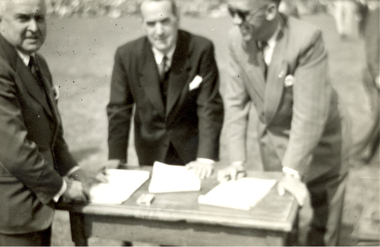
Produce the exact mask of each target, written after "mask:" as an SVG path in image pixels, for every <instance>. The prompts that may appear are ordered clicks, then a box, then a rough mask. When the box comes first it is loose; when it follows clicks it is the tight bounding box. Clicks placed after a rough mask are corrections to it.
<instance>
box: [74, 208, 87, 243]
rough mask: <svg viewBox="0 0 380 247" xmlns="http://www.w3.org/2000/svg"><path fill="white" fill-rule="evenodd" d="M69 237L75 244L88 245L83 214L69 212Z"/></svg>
mask: <svg viewBox="0 0 380 247" xmlns="http://www.w3.org/2000/svg"><path fill="white" fill-rule="evenodd" d="M70 228H71V238H72V240H73V242H74V243H75V245H76V246H88V241H87V236H86V225H85V220H84V215H83V214H81V213H73V212H70Z"/></svg>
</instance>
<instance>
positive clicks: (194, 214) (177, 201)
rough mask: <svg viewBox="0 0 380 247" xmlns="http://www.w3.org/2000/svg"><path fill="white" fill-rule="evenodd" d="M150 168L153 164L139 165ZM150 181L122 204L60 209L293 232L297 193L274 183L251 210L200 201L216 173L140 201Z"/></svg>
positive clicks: (273, 176) (276, 175)
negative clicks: (194, 187) (188, 188)
mask: <svg viewBox="0 0 380 247" xmlns="http://www.w3.org/2000/svg"><path fill="white" fill-rule="evenodd" d="M139 169H141V170H150V171H151V169H152V168H151V167H144V168H141V167H140V168H139ZM281 175H282V173H280V172H248V177H255V178H266V179H279V178H280V177H281ZM149 181H150V180H148V181H147V182H145V183H144V184H143V185H142V186H141V187H140V188H139V189H138V190H137V191H136V192H135V193H134V194H133V195H132V196H131V197H130V198H129V199H128V200H127V201H126V202H124V203H123V204H122V205H110V204H94V203H89V204H61V205H57V209H63V210H69V211H71V212H77V213H84V214H92V215H100V216H116V217H134V218H140V219H150V220H159V221H186V222H188V223H199V224H208V225H223V226H229V227H242V228H257V229H262V230H274V231H283V232H290V231H291V230H292V228H293V222H294V220H295V218H296V215H297V210H298V205H297V202H296V201H295V199H294V197H293V196H291V195H290V194H288V193H286V194H285V195H284V196H280V195H278V193H277V189H276V186H274V187H273V188H272V189H271V190H270V191H269V193H268V194H267V195H266V196H265V197H264V198H263V199H262V200H261V201H259V202H258V203H257V204H256V205H255V206H254V207H253V208H251V209H250V210H249V211H247V210H239V209H230V208H223V207H217V206H209V205H202V204H199V203H198V197H199V195H204V194H206V193H207V192H208V191H210V190H211V189H212V188H214V187H215V186H216V185H217V184H218V182H217V180H216V176H215V175H214V176H212V177H210V178H208V179H205V180H202V188H201V190H200V191H195V192H175V193H157V194H155V198H154V200H153V202H152V204H151V205H139V204H137V203H136V201H137V199H138V198H139V197H140V196H141V195H142V194H144V193H148V187H149Z"/></svg>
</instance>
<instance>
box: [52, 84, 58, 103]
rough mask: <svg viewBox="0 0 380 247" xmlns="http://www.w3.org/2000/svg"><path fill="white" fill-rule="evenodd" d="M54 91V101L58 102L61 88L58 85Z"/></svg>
mask: <svg viewBox="0 0 380 247" xmlns="http://www.w3.org/2000/svg"><path fill="white" fill-rule="evenodd" d="M52 91H53V97H54V100H58V98H59V87H58V86H57V85H54V86H53V88H52Z"/></svg>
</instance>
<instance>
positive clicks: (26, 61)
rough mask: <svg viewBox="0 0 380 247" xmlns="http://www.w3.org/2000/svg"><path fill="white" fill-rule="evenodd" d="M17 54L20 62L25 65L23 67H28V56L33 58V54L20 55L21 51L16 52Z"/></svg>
mask: <svg viewBox="0 0 380 247" xmlns="http://www.w3.org/2000/svg"><path fill="white" fill-rule="evenodd" d="M16 51H17V54H18V55H19V57H20V58H21V61H22V62H23V63H24V64H25V66H28V65H29V61H30V56H34V54H32V55H27V54H25V53H22V52H21V51H19V50H17V49H16Z"/></svg>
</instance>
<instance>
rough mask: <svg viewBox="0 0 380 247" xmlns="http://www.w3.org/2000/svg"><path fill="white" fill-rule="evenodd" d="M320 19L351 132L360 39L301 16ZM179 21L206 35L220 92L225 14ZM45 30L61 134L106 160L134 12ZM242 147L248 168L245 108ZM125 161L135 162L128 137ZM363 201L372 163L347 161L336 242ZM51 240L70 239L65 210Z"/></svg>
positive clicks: (375, 198)
mask: <svg viewBox="0 0 380 247" xmlns="http://www.w3.org/2000/svg"><path fill="white" fill-rule="evenodd" d="M303 19H305V20H306V21H309V22H311V23H314V24H315V25H317V26H319V27H320V28H321V29H322V30H323V33H324V39H325V42H326V47H327V49H328V51H329V63H330V74H331V79H332V83H333V85H334V87H335V88H336V90H337V91H338V94H339V96H340V97H341V102H342V103H343V104H344V105H345V106H346V108H347V109H348V114H349V117H350V119H351V123H352V133H353V139H354V141H355V136H356V134H357V133H358V132H360V130H361V128H362V126H363V124H365V122H366V121H368V119H369V108H368V107H367V99H366V96H365V93H364V89H363V86H362V84H361V69H362V67H363V65H364V52H363V47H362V46H363V43H362V41H361V40H359V39H353V40H350V41H346V42H343V41H341V40H340V39H339V37H338V35H337V33H336V29H335V23H334V21H333V19H332V17H330V16H327V15H315V16H305V17H303ZM181 22H182V23H181V24H182V27H183V28H184V29H186V30H189V31H191V32H193V33H197V34H201V35H204V36H206V37H208V38H209V39H211V40H212V41H213V42H214V44H215V46H216V57H217V62H218V66H219V71H220V74H221V92H222V94H223V92H224V81H225V77H226V68H227V66H228V61H227V53H226V48H227V43H226V38H227V30H228V29H229V27H230V26H231V23H230V22H231V20H230V18H228V17H222V18H218V19H215V18H190V17H183V18H182V20H181ZM48 25H49V33H48V39H47V41H46V44H45V46H44V47H43V48H42V50H41V53H42V54H43V55H44V56H45V57H46V59H47V60H48V63H49V65H50V69H51V71H52V73H53V77H54V82H55V84H57V85H59V87H60V94H61V96H60V101H59V107H60V111H61V114H62V118H63V123H64V129H65V136H66V139H67V141H68V143H69V146H70V148H71V151H72V153H73V154H74V155H75V157H76V158H77V160H78V161H79V162H80V165H81V166H82V167H83V168H84V169H87V170H90V171H95V170H97V169H98V168H99V167H100V166H101V165H103V164H105V162H106V161H107V117H106V112H105V107H106V104H107V103H108V98H109V83H110V74H111V71H112V66H113V56H114V52H115V50H116V48H117V47H118V46H119V45H121V44H123V43H125V42H127V41H129V40H131V39H134V38H137V37H138V36H140V35H142V34H143V33H142V31H141V26H140V22H139V19H138V18H137V17H125V18H122V19H117V20H113V19H110V18H107V17H100V18H87V19H84V18H63V19H58V18H50V19H49V20H48ZM251 115H252V117H251V122H250V131H249V141H248V146H249V147H250V150H251V151H250V153H249V159H250V161H249V164H248V166H249V168H251V169H260V158H259V157H258V151H257V144H255V139H256V134H255V131H254V129H255V116H256V113H255V112H254V110H252V112H251ZM221 138H222V140H221V162H220V165H225V164H227V162H228V157H227V152H226V144H225V143H226V141H225V137H224V133H223V134H222V137H221ZM130 143H131V146H130V147H131V148H130V150H129V153H130V154H129V163H130V164H135V165H137V158H136V155H135V152H134V150H133V140H130ZM365 205H367V206H368V205H374V206H377V207H378V205H379V163H378V160H377V162H374V163H373V164H372V165H370V166H360V167H351V168H350V175H349V181H348V185H347V194H346V201H345V208H344V217H343V223H344V226H345V227H344V228H343V229H342V232H343V235H342V244H344V245H350V244H352V242H351V237H350V233H351V232H352V227H353V225H354V224H355V223H356V221H357V218H358V216H359V214H360V212H361V210H362V208H363V206H365ZM89 243H90V245H120V242H118V241H113V240H104V239H97V238H93V239H90V242H89ZM52 244H53V245H55V246H63V245H65V246H68V245H73V243H72V242H71V235H70V226H69V220H68V213H67V212H57V214H56V219H55V221H54V225H53V239H52Z"/></svg>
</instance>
